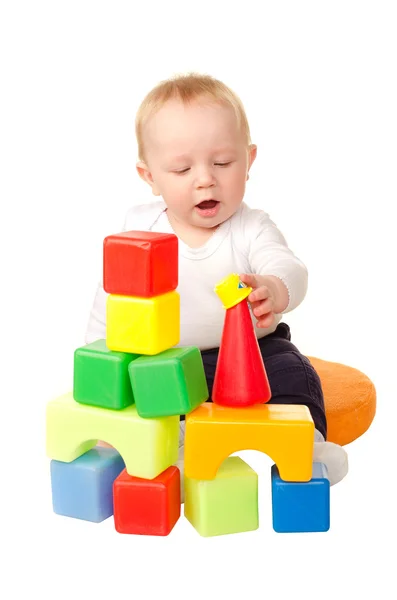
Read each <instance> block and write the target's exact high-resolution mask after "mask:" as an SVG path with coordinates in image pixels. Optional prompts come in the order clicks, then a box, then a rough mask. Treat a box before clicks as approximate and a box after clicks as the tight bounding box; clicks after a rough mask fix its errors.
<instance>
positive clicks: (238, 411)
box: [185, 402, 314, 481]
mask: <svg viewBox="0 0 397 600" xmlns="http://www.w3.org/2000/svg"><path fill="white" fill-rule="evenodd" d="M203 440H205V443H203ZM313 443H314V423H313V419H312V417H311V414H310V411H309V409H308V408H307V406H302V405H286V406H284V405H280V404H258V405H255V406H247V407H244V408H230V407H226V406H218V405H217V404H213V403H210V402H205V403H204V404H202V405H201V406H199V407H198V408H196V409H195V410H194V411H192V412H191V413H190V414H188V415H186V439H185V476H186V477H189V478H192V479H213V478H214V477H215V475H216V472H217V470H218V468H219V466H220V465H221V463H222V462H223V461H224V460H225V458H226V457H228V456H229V455H230V454H233V453H234V452H238V451H239V450H259V451H260V452H264V453H265V454H267V455H268V456H269V457H270V458H271V459H272V460H273V461H274V462H275V463H276V464H277V466H278V468H279V471H280V475H281V477H282V479H284V480H286V481H309V480H310V479H311V477H312V460H313Z"/></svg>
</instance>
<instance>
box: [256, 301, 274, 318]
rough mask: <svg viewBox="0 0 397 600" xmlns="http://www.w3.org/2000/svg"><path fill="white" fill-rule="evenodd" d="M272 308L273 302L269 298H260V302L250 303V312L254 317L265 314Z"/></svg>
mask: <svg viewBox="0 0 397 600" xmlns="http://www.w3.org/2000/svg"><path fill="white" fill-rule="evenodd" d="M273 309H274V302H273V300H272V299H271V298H267V299H266V300H262V301H260V302H255V303H254V304H253V305H252V312H253V313H254V315H255V316H256V317H261V316H263V315H267V314H268V313H271V312H272V311H273Z"/></svg>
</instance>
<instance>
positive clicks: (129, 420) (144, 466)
mask: <svg viewBox="0 0 397 600" xmlns="http://www.w3.org/2000/svg"><path fill="white" fill-rule="evenodd" d="M46 427H47V450H46V451H47V456H48V457H49V458H52V459H53V460H60V461H62V462H72V461H73V460H75V459H76V458H78V457H79V456H81V455H82V454H84V453H85V452H88V450H91V448H93V447H94V446H95V445H96V444H97V442H98V440H102V441H104V442H107V443H108V444H111V445H112V446H113V447H114V448H116V450H117V451H118V452H119V453H120V454H121V456H122V458H123V460H124V462H125V466H126V470H127V473H128V474H129V475H133V476H135V477H143V478H144V479H154V478H155V477H157V475H160V473H162V472H163V471H165V469H168V467H170V466H171V465H173V464H174V463H176V461H177V460H178V446H179V416H171V417H161V418H156V419H143V418H142V417H140V416H139V415H138V413H137V411H136V407H135V405H131V406H127V407H126V408H124V409H123V410H111V409H106V408H98V407H95V406H89V405H86V404H79V403H78V402H75V400H74V399H73V392H69V393H68V394H65V395H63V396H60V397H59V398H57V399H55V400H53V401H52V402H49V403H48V404H47V425H46Z"/></svg>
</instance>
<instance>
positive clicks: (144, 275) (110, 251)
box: [103, 231, 178, 298]
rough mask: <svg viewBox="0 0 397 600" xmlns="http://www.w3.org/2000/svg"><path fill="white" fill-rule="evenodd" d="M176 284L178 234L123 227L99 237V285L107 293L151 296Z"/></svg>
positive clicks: (142, 296) (164, 291)
mask: <svg viewBox="0 0 397 600" xmlns="http://www.w3.org/2000/svg"><path fill="white" fill-rule="evenodd" d="M177 286H178V238H177V236H176V235H174V234H170V233H153V232H151V231H125V232H122V233H117V234H115V235H109V236H107V237H106V238H105V239H104V241H103V288H104V290H105V292H107V293H108V294H117V295H119V296H140V297H141V298H151V297H153V296H160V295H161V294H166V293H167V292H171V291H173V290H175V289H176V288H177Z"/></svg>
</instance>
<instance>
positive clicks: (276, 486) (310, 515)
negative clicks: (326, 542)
mask: <svg viewBox="0 0 397 600" xmlns="http://www.w3.org/2000/svg"><path fill="white" fill-rule="evenodd" d="M271 477H272V506H273V529H274V531H277V533H297V532H309V531H328V530H329V527H330V485H329V479H328V474H327V467H326V466H325V465H324V464H322V463H313V474H312V478H311V480H310V481H307V482H295V481H283V480H282V479H281V478H280V474H279V471H278V469H277V465H273V466H272V469H271Z"/></svg>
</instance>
